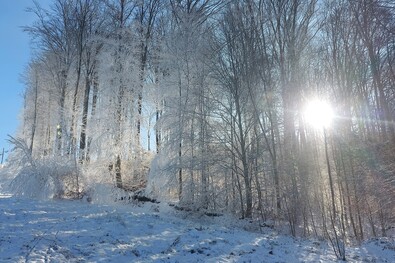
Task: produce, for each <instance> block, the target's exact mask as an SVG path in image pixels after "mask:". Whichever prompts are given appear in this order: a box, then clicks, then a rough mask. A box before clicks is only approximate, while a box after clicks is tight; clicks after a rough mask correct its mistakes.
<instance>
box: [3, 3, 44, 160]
mask: <svg viewBox="0 0 395 263" xmlns="http://www.w3.org/2000/svg"><path fill="white" fill-rule="evenodd" d="M38 2H39V3H40V5H42V6H45V5H48V3H49V2H51V1H50V0H39V1H38ZM32 5H33V1H32V0H16V1H9V0H1V1H0V154H1V150H2V149H3V147H4V148H6V150H7V149H8V148H9V147H10V146H9V145H8V143H7V142H6V139H7V134H10V135H15V132H16V130H17V127H18V125H19V115H20V112H21V109H22V104H23V102H22V94H23V89H24V86H23V84H22V83H21V74H22V73H23V71H24V68H25V67H26V65H27V63H28V61H29V59H30V54H31V52H30V39H29V36H28V35H27V33H25V32H23V30H22V28H21V27H22V26H26V25H30V24H31V23H32V22H33V21H34V20H35V17H34V15H33V14H31V13H28V12H26V11H25V10H26V8H27V7H30V6H32ZM0 161H1V157H0Z"/></svg>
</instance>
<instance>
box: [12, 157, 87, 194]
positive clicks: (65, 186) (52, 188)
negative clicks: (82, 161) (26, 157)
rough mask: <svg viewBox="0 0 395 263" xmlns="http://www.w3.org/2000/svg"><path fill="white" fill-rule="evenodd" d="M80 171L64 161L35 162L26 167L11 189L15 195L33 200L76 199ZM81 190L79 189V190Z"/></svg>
mask: <svg viewBox="0 0 395 263" xmlns="http://www.w3.org/2000/svg"><path fill="white" fill-rule="evenodd" d="M77 173H78V169H77V168H76V165H75V164H74V163H73V162H71V161H65V160H64V159H60V158H59V159H55V158H50V159H42V160H35V161H34V165H26V166H25V167H23V168H22V169H21V170H20V171H19V173H18V174H17V176H16V177H15V178H14V179H13V180H12V182H11V185H10V188H11V191H12V192H13V193H14V194H15V195H19V196H25V197H33V198H76V197H77V196H78V194H77V193H78V191H81V188H80V187H79V186H77V176H78V174H77ZM77 188H79V189H77Z"/></svg>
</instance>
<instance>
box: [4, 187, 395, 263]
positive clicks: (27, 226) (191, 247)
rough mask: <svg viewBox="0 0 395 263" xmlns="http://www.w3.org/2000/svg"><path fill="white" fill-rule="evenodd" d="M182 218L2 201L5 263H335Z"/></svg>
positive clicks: (351, 254) (320, 248)
mask: <svg viewBox="0 0 395 263" xmlns="http://www.w3.org/2000/svg"><path fill="white" fill-rule="evenodd" d="M210 220H211V219H209V218H207V217H206V216H202V217H201V218H194V220H189V219H182V218H181V217H177V216H176V214H175V212H173V211H172V208H170V207H169V206H168V205H166V204H159V205H156V204H145V205H143V206H136V205H131V204H119V205H115V204H114V205H98V204H89V203H86V202H81V201H37V200H35V201H33V200H25V199H19V198H16V197H11V196H10V195H5V194H2V195H1V198H0V222H1V227H0V262H336V257H335V255H334V253H333V251H332V250H331V248H330V247H329V246H327V245H326V244H325V243H324V242H319V241H303V240H296V239H293V238H291V237H287V236H282V235H278V234H276V233H275V232H272V231H271V230H267V231H266V232H265V233H264V234H263V233H252V232H247V231H244V230H241V229H238V228H231V227H221V226H218V225H216V224H209V223H208V222H209V221H210ZM347 257H348V260H349V262H394V259H395V242H394V240H393V239H392V240H390V239H380V240H373V241H370V242H368V243H365V244H364V245H363V246H362V247H356V248H348V249H347Z"/></svg>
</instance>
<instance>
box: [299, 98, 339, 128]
mask: <svg viewBox="0 0 395 263" xmlns="http://www.w3.org/2000/svg"><path fill="white" fill-rule="evenodd" d="M333 117H334V114H333V110H332V107H331V105H330V104H329V103H328V102H326V101H322V100H318V99H315V100H312V101H310V102H308V103H307V105H306V107H305V110H304V119H305V120H306V121H307V122H308V123H309V124H310V125H311V126H313V127H314V128H317V129H322V128H328V127H329V126H330V125H331V123H332V120H333Z"/></svg>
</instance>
